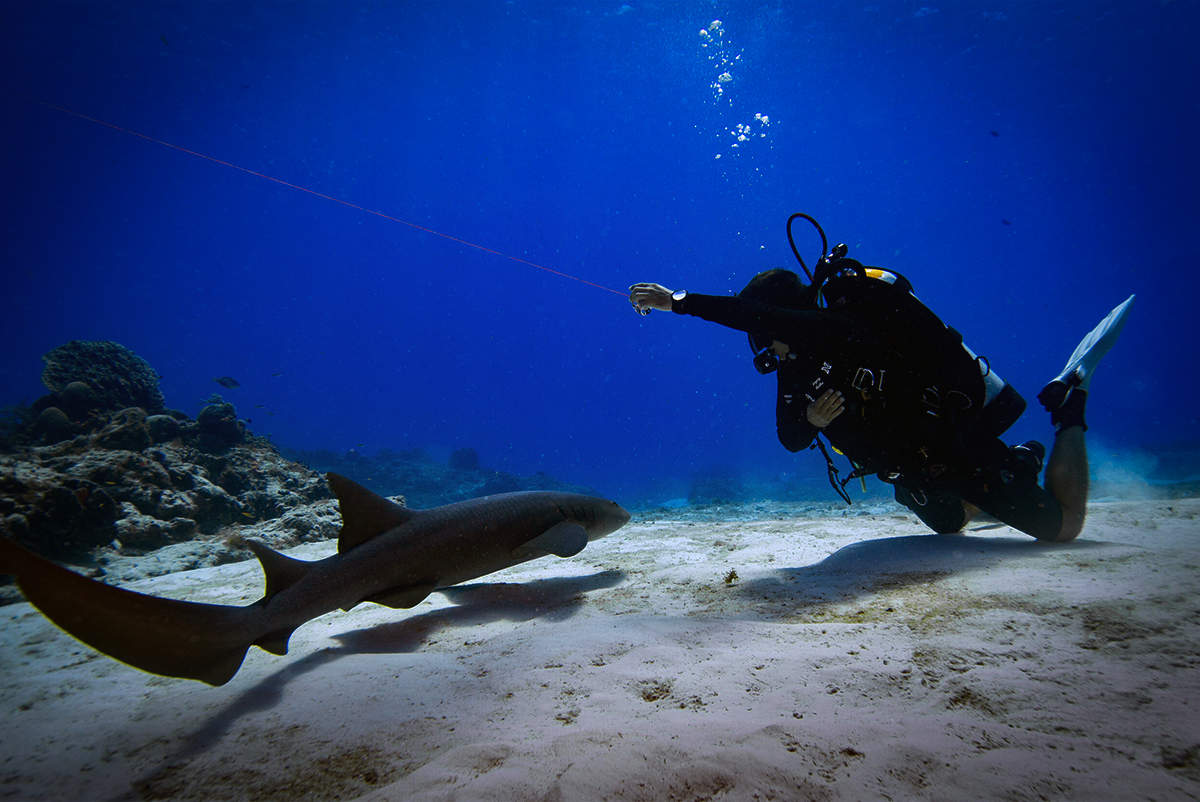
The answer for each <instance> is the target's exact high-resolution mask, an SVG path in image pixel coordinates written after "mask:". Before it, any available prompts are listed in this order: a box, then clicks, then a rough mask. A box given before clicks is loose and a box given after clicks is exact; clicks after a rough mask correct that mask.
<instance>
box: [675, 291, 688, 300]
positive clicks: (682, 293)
mask: <svg viewBox="0 0 1200 802" xmlns="http://www.w3.org/2000/svg"><path fill="white" fill-rule="evenodd" d="M686 297H687V290H675V292H673V293H671V299H672V300H675V301H682V300H683V299H684V298H686Z"/></svg>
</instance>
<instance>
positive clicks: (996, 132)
mask: <svg viewBox="0 0 1200 802" xmlns="http://www.w3.org/2000/svg"><path fill="white" fill-rule="evenodd" d="M988 133H989V134H991V135H992V136H1000V132H999V131H988Z"/></svg>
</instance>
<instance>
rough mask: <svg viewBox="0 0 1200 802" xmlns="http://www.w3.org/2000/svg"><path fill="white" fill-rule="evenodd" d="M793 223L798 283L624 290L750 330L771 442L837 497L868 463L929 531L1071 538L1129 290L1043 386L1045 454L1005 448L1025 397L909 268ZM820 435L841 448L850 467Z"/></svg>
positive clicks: (634, 298) (643, 300) (1032, 447)
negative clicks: (798, 236)
mask: <svg viewBox="0 0 1200 802" xmlns="http://www.w3.org/2000/svg"><path fill="white" fill-rule="evenodd" d="M797 218H804V219H805V220H807V221H809V222H810V223H812V225H813V226H815V227H816V229H817V231H818V232H819V233H820V235H821V244H822V250H821V257H820V259H819V260H818V262H817V265H816V268H815V273H814V272H810V271H809V269H808V266H807V265H806V264H805V263H804V260H803V259H802V258H801V257H800V253H799V251H798V250H797V248H796V243H795V240H794V239H793V238H792V230H791V229H792V223H793V222H794V221H795V220H796V219H797ZM787 229H788V230H787V234H788V242H789V244H790V245H791V247H792V253H793V254H794V255H795V257H796V260H797V261H798V262H799V263H800V266H801V267H802V268H803V269H804V272H805V274H806V275H807V277H808V283H807V284H806V283H805V282H804V280H803V279H801V277H800V276H799V275H798V274H796V273H795V272H793V271H790V270H784V269H782V268H776V269H773V270H768V271H765V272H763V273H759V274H758V275H756V276H755V277H754V278H753V279H752V280H751V281H750V283H749V284H747V285H746V287H745V288H744V289H743V290H742V291H741V292H739V293H738V294H737V295H736V296H715V295H700V294H696V293H690V292H687V291H686V290H670V289H668V288H666V287H664V286H663V285H661V284H652V283H640V284H634V285H633V286H632V287H630V294H629V300H630V302H631V303H632V304H633V306H634V308H635V309H636V310H637V311H638V312H640V313H641V314H643V315H646V314H649V313H650V311H651V310H654V309H657V310H661V311H672V312H675V313H677V314H681V315H692V316H694V317H699V318H701V319H703V320H708V321H711V322H714V323H719V324H721V325H723V326H727V327H729V328H732V329H737V330H739V331H744V332H746V334H747V337H748V338H749V341H750V347H751V350H752V351H753V353H754V365H755V367H756V368H757V369H758V371H759V373H762V374H769V373H775V374H776V375H777V377H778V395H777V399H776V410H775V420H776V429H777V433H778V436H779V441H780V442H781V443H782V444H783V446H784V447H785V448H787V449H788V450H789V451H793V452H796V451H800V450H801V449H804V448H820V450H821V452H822V453H823V454H824V456H825V460H826V462H827V464H828V466H829V479H830V483H831V484H832V485H833V487H834V489H835V490H836V491H837V492H838V493H839V495H841V497H842V498H843V499H844V500H845V501H846V502H847V503H849V502H850V497H849V495H848V494H847V493H846V490H845V485H846V483H847V482H849V481H850V480H851V479H854V478H860V477H865V476H866V475H868V474H875V475H876V476H878V478H879V479H881V480H882V481H884V482H887V483H889V484H891V485H893V486H894V489H895V497H896V501H898V502H899V503H901V504H903V505H905V506H906V507H908V508H909V509H910V510H912V511H913V512H914V513H915V514H916V515H917V517H918V518H920V519H921V520H922V521H923V522H924V523H925V524H926V525H928V526H929V527H930V528H931V529H932V530H933V531H935V532H937V533H939V534H951V533H955V532H959V531H961V530H962V528H963V527H964V526H966V525H967V523H969V522H970V521H971V519H972V518H973V517H974V516H975V515H977V514H978V513H979V512H980V510H982V511H984V512H986V513H988V514H990V515H992V516H993V517H995V518H996V519H997V520H999V521H1001V522H1002V523H1005V524H1007V525H1009V526H1011V527H1013V528H1014V529H1018V530H1020V531H1022V532H1025V533H1026V534H1029V535H1032V536H1033V537H1035V538H1038V539H1039V540H1048V541H1058V542H1066V541H1069V540H1073V539H1075V538H1076V537H1077V536H1078V535H1079V533H1080V532H1081V531H1082V529H1083V523H1084V518H1085V516H1086V513H1087V495H1088V461H1087V449H1086V445H1085V442H1084V432H1085V431H1086V430H1087V424H1086V423H1085V422H1084V407H1085V405H1086V402H1087V394H1088V386H1089V384H1090V382H1091V378H1092V372H1093V370H1094V368H1095V367H1096V364H1097V363H1098V362H1099V361H1100V359H1101V357H1103V356H1104V354H1105V353H1107V351H1108V350H1109V348H1111V347H1112V345H1113V343H1114V342H1116V339H1117V337H1118V336H1119V334H1120V331H1121V328H1122V327H1123V326H1124V324H1125V318H1126V316H1127V314H1128V312H1129V308H1130V306H1131V305H1132V303H1133V297H1132V296H1131V297H1130V298H1129V299H1128V300H1126V301H1125V302H1124V303H1123V304H1121V305H1120V306H1118V307H1117V308H1116V309H1114V310H1113V311H1112V313H1111V314H1110V315H1109V316H1108V317H1106V318H1105V319H1104V321H1102V322H1101V323H1100V325H1099V326H1097V327H1096V328H1095V329H1094V330H1093V331H1092V332H1091V333H1089V334H1088V336H1087V337H1085V338H1084V340H1083V342H1081V343H1080V344H1079V347H1078V348H1076V350H1075V353H1074V354H1072V356H1071V358H1070V360H1068V362H1067V365H1066V367H1065V368H1064V369H1063V371H1062V372H1061V373H1060V374H1059V375H1058V376H1057V377H1055V378H1054V379H1053V380H1052V381H1051V382H1050V383H1048V384H1047V385H1046V386H1045V387H1044V388H1043V389H1042V391H1041V392H1040V393H1039V394H1038V400H1039V401H1040V402H1041V403H1042V405H1043V406H1044V407H1045V408H1046V410H1047V411H1048V412H1049V413H1050V422H1051V424H1052V425H1053V426H1054V443H1053V447H1052V449H1051V451H1050V456H1049V459H1048V460H1045V455H1046V451H1045V447H1044V446H1043V445H1042V444H1041V443H1038V442H1036V441H1030V442H1027V443H1023V444H1021V445H1018V446H1011V447H1010V446H1007V445H1005V444H1004V443H1003V442H1002V441H1001V440H1000V435H1001V434H1003V433H1004V432H1005V431H1006V430H1007V429H1008V428H1009V427H1010V426H1012V424H1013V423H1015V422H1016V420H1017V419H1018V418H1019V417H1020V416H1021V414H1022V413H1023V412H1024V410H1025V400H1024V399H1023V398H1022V397H1021V396H1020V395H1019V394H1018V393H1017V391H1016V390H1015V389H1014V388H1013V387H1012V386H1011V385H1010V384H1008V383H1007V382H1005V381H1004V380H1002V379H1001V378H1000V377H999V376H997V375H996V373H995V372H994V371H992V369H991V366H990V364H989V363H988V361H987V359H986V358H984V357H979V356H976V355H975V354H974V353H973V352H972V351H971V350H970V349H969V348H967V347H966V346H965V345H964V344H963V341H962V335H960V334H959V333H958V332H957V331H955V330H954V329H953V328H950V327H949V326H947V325H945V324H944V323H943V322H942V321H941V320H940V319H939V318H938V317H937V315H935V314H934V313H933V312H932V311H930V310H929V309H928V307H926V306H925V305H924V304H922V303H921V302H920V301H919V300H917V298H916V296H915V295H914V294H913V292H912V284H911V283H910V282H909V281H908V280H907V279H906V278H904V277H903V276H901V275H900V274H899V273H896V272H895V271H891V270H886V269H883V268H878V267H867V266H864V265H863V264H861V263H860V262H858V261H856V260H854V259H850V258H847V256H846V253H847V248H846V246H845V245H838V246H837V247H835V248H834V249H833V252H832V253H829V252H828V241H827V240H826V237H825V232H824V231H823V230H822V229H821V226H820V225H819V224H818V223H817V221H816V220H815V219H813V218H812V217H810V216H808V215H805V214H794V215H792V216H791V217H790V218H789V219H788V224H787ZM822 436H824V437H825V438H826V439H827V440H828V441H829V443H830V444H831V445H833V447H834V449H835V450H836V451H838V452H839V453H841V454H844V455H845V456H846V457H848V458H849V459H850V461H851V463H852V465H853V471H852V472H851V473H850V474H849V475H848V476H847V477H846V478H845V479H839V478H838V474H839V471H838V469H837V468H835V467H834V463H833V460H832V458H831V457H830V456H829V453H828V451H827V450H826V449H825V445H824V443H822V441H821V437H822ZM1043 461H1045V468H1046V475H1045V486H1044V487H1042V486H1040V485H1039V484H1038V476H1039V474H1040V473H1041V471H1042V466H1043Z"/></svg>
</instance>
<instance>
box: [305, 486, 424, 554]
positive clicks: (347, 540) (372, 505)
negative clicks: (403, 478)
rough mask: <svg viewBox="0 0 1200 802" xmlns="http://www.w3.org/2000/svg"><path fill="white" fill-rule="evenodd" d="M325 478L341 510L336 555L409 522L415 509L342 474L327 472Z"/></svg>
mask: <svg viewBox="0 0 1200 802" xmlns="http://www.w3.org/2000/svg"><path fill="white" fill-rule="evenodd" d="M325 478H326V479H327V480H328V481H329V487H330V488H331V489H332V490H333V492H334V494H335V495H336V496H337V497H338V508H339V509H340V510H341V513H342V532H341V534H340V535H338V553H339V554H341V553H344V552H347V551H349V550H350V549H352V548H354V547H355V546H357V545H359V544H360V543H366V542H367V541H368V540H370V539H371V538H373V537H375V536H376V535H381V534H383V533H384V532H386V531H388V530H389V529H395V528H396V527H397V526H402V525H404V524H406V523H408V522H409V521H411V520H412V519H413V516H415V515H416V514H417V512H418V510H410V509H408V508H407V507H401V506H400V505H399V504H397V503H396V502H394V501H389V500H388V499H386V498H384V497H383V496H381V495H379V494H378V493H375V492H372V491H370V490H368V489H367V488H365V487H363V486H362V485H360V484H358V483H357V482H353V481H351V480H350V479H347V478H346V477H345V476H340V475H338V474H336V473H327V474H325Z"/></svg>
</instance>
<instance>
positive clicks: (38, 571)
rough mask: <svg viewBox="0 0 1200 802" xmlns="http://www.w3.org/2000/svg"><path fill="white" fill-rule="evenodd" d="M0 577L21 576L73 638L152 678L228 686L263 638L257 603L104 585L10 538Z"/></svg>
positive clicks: (28, 594) (0, 541) (0, 546)
mask: <svg viewBox="0 0 1200 802" xmlns="http://www.w3.org/2000/svg"><path fill="white" fill-rule="evenodd" d="M0 573H3V574H12V575H13V576H15V577H16V579H17V585H18V587H20V589H21V592H22V593H23V594H24V595H25V598H26V599H27V600H29V602H30V603H31V604H32V605H33V606H34V607H37V608H38V609H39V610H41V611H42V613H44V614H45V615H46V617H47V618H49V619H50V620H51V621H53V622H54V623H55V624H57V625H58V626H59V627H61V628H62V629H64V630H66V632H68V633H69V634H71V635H73V636H74V637H76V638H78V639H79V640H81V641H83V642H84V643H86V644H88V645H89V646H92V647H93V648H95V649H98V650H100V651H102V652H104V653H105V654H107V655H109V656H111V657H115V658H116V659H118V660H120V661H121V662H123V663H128V664H129V665H131V666H134V667H135V668H140V669H142V670H143V671H149V672H151V673H154V674H162V675H164V676H168V677H183V678H185V679H196V680H200V681H202V682H207V683H208V684H209V685H224V684H225V683H226V682H228V681H229V680H230V678H232V677H233V675H234V674H236V673H237V670H238V669H239V668H240V667H241V665H242V660H243V659H245V657H246V651H247V650H248V649H249V648H250V646H252V645H253V644H254V641H255V640H256V637H257V636H256V635H255V634H253V633H254V626H253V624H254V623H255V619H256V617H257V615H258V609H257V608H256V606H255V605H250V606H249V607H227V606H225V605H220V604H198V603H195V602H185V601H176V600H173V599H160V598H157V597H154V596H147V595H145V594H142V593H135V592H134V591H131V590H124V589H122V588H117V587H113V586H111V585H105V584H104V583H102V582H97V581H95V580H94V579H88V578H87V577H85V576H81V575H80V574H77V573H74V572H73V571H68V570H67V569H65V568H62V567H60V566H58V565H55V564H54V563H52V562H50V561H49V560H46V559H43V558H42V557H39V556H38V555H36V554H34V553H33V552H31V551H29V550H28V549H25V548H23V547H22V546H19V545H17V544H16V543H14V542H12V541H11V540H9V539H7V538H5V537H0ZM259 634H261V633H259Z"/></svg>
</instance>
